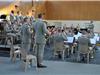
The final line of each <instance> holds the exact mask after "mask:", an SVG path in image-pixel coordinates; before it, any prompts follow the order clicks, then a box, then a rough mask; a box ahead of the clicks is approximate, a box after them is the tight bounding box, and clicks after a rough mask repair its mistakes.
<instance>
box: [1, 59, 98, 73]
mask: <svg viewBox="0 0 100 75" xmlns="http://www.w3.org/2000/svg"><path fill="white" fill-rule="evenodd" d="M44 64H45V65H47V68H44V69H38V70H36V69H35V67H32V68H29V69H28V70H27V71H26V72H24V71H23V70H22V68H21V61H20V60H17V61H16V63H11V61H10V59H9V58H8V57H0V75H100V65H96V64H82V63H70V62H64V61H44Z"/></svg>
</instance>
